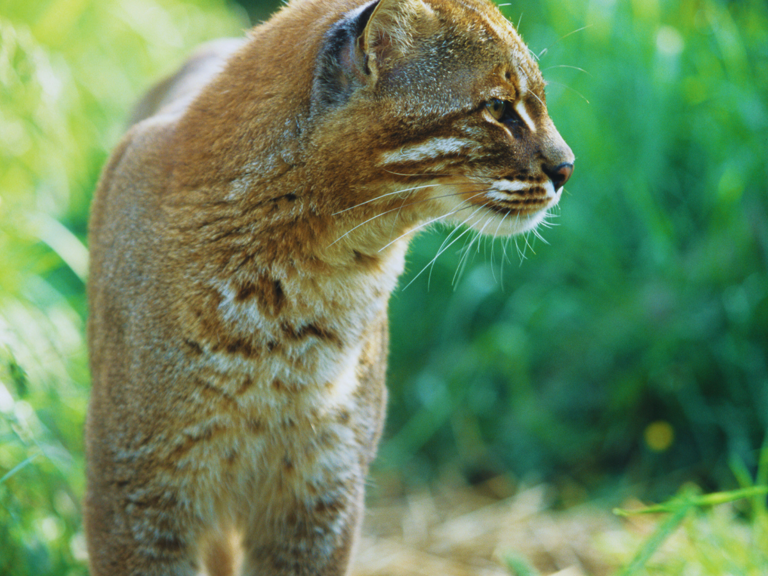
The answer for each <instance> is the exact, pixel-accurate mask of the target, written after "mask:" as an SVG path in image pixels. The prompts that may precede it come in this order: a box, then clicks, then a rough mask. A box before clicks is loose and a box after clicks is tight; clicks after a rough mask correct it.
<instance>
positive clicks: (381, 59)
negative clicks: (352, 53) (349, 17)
mask: <svg viewBox="0 0 768 576" xmlns="http://www.w3.org/2000/svg"><path fill="white" fill-rule="evenodd" d="M436 24H437V20H436V18H435V13H434V11H433V10H432V8H430V7H429V5H427V4H426V3H425V2H423V1H422V0H378V3H377V4H376V6H375V9H374V10H373V12H372V13H371V15H370V18H369V19H368V22H367V23H366V25H365V30H364V31H363V33H362V34H361V36H360V37H359V38H358V41H357V44H358V53H361V54H362V57H363V58H364V63H365V72H366V74H370V75H371V76H372V77H373V80H374V81H375V80H377V79H378V78H379V77H380V76H381V74H382V73H383V72H384V71H385V70H388V69H393V68H395V67H396V66H397V63H398V62H400V61H401V60H403V59H406V58H408V56H409V55H410V54H411V53H412V51H413V47H414V44H415V43H416V41H417V40H418V39H419V38H421V37H424V36H428V35H429V34H430V33H431V32H432V31H433V30H434V28H435V26H436Z"/></svg>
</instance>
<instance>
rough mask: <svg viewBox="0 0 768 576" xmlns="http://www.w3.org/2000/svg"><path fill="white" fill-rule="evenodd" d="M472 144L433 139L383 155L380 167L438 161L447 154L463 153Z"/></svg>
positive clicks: (448, 139) (461, 141)
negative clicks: (401, 163) (402, 163)
mask: <svg viewBox="0 0 768 576" xmlns="http://www.w3.org/2000/svg"><path fill="white" fill-rule="evenodd" d="M472 144H473V142H472V141H470V140H461V139H459V138H432V139H431V140H427V141H426V142H422V143H421V144H414V145H413V146H408V147H406V148H401V149H400V150H397V151H395V152H387V153H386V154H382V159H381V162H380V163H379V165H383V164H397V163H400V162H420V161H422V160H437V159H438V158H440V157H441V156H443V155H445V154H455V153H457V152H463V151H464V150H466V149H467V148H468V147H470V146H471V145H472Z"/></svg>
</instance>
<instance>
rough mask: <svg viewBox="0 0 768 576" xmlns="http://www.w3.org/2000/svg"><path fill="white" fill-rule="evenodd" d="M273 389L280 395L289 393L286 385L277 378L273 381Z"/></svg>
mask: <svg viewBox="0 0 768 576" xmlns="http://www.w3.org/2000/svg"><path fill="white" fill-rule="evenodd" d="M272 389H273V390H275V391H277V392H280V393H285V392H287V391H288V389H287V388H286V387H285V384H283V383H282V382H281V381H280V380H278V379H277V378H275V379H274V380H272Z"/></svg>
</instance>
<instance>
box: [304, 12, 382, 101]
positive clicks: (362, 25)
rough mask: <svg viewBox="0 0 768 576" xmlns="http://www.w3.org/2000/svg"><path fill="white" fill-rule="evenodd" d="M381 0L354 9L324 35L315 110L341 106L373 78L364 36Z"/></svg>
mask: <svg viewBox="0 0 768 576" xmlns="http://www.w3.org/2000/svg"><path fill="white" fill-rule="evenodd" d="M379 2H380V0H372V1H371V2H368V3H367V4H364V5H362V6H360V7H359V8H356V9H355V10H352V11H351V12H348V13H346V14H345V15H344V17H343V18H342V19H341V20H339V21H338V22H336V23H335V24H334V25H333V26H332V27H331V28H330V30H328V32H326V34H325V37H324V38H323V44H322V46H321V48H320V53H319V54H318V57H317V62H316V65H315V77H314V79H313V82H312V114H317V113H319V112H322V111H324V110H328V109H330V108H335V107H337V106H341V105H343V104H344V103H346V101H347V100H348V99H349V97H350V95H351V94H352V92H353V91H354V90H355V89H356V88H359V87H360V86H362V85H364V84H366V83H367V82H368V80H369V78H368V77H369V76H370V74H369V71H368V69H367V67H366V57H365V53H364V52H363V48H362V38H363V35H364V31H365V29H366V26H367V25H368V23H369V21H370V18H371V15H372V14H373V13H374V11H375V10H376V8H377V7H378V5H379Z"/></svg>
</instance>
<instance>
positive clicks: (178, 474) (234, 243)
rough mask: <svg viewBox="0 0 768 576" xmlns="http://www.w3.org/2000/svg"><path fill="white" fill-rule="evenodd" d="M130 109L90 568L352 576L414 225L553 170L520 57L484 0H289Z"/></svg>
mask: <svg viewBox="0 0 768 576" xmlns="http://www.w3.org/2000/svg"><path fill="white" fill-rule="evenodd" d="M140 116H142V117H145V118H144V119H143V120H141V121H139V122H138V123H137V124H135V125H134V126H133V128H132V129H131V130H130V132H129V133H128V135H127V136H126V137H125V138H124V140H123V141H122V142H121V143H120V145H119V146H118V148H117V150H116V151H115V152H114V154H113V155H112V158H111V160H110V162H109V164H108V166H107V167H106V169H105V171H104V174H103V176H102V179H101V182H100V185H99V188H98V190H97V193H96V198H95V201H94V206H93V216H92V220H91V251H92V264H91V278H90V285H89V291H90V292H89V297H90V307H91V318H90V324H89V341H90V351H91V367H92V372H93V395H92V398H91V404H90V409H89V414H88V423H87V431H86V433H87V457H88V489H87V495H86V500H85V523H86V533H87V537H88V548H89V554H90V563H91V573H92V574H93V575H94V576H122V575H129V574H130V575H164V576H165V575H168V576H170V575H173V576H181V575H192V574H198V573H200V572H201V571H203V570H207V571H208V573H210V574H230V573H236V572H237V573H241V574H244V575H257V574H258V575H267V576H272V575H310V574H311V575H321V576H330V575H341V574H346V573H347V570H348V566H349V562H350V555H351V553H352V548H353V546H354V541H355V536H356V532H357V531H358V527H359V525H360V519H361V516H362V513H363V487H364V483H365V478H366V474H367V470H368V466H369V464H370V462H371V460H372V459H373V457H374V454H375V451H376V445H377V443H378V440H379V436H380V434H381V429H382V422H383V419H384V410H385V404H386V389H385V385H384V376H385V364H386V354H387V301H388V298H389V295H390V293H391V292H392V290H393V289H394V288H395V285H396V283H397V278H398V275H399V274H400V273H401V272H402V270H403V266H404V258H405V252H406V246H407V243H408V239H409V237H410V236H411V235H412V232H413V231H414V230H415V229H416V228H417V227H419V226H421V225H424V224H425V223H428V222H429V221H432V220H450V221H454V222H458V223H463V224H465V225H467V226H471V227H473V228H476V229H478V230H485V231H488V232H490V233H493V234H498V235H509V234H515V233H519V232H522V231H525V230H529V229H531V228H533V227H535V226H536V225H537V224H538V223H539V222H540V221H541V220H542V219H543V218H544V216H545V215H546V212H547V210H548V209H549V208H551V207H552V206H554V205H555V204H556V203H557V202H558V200H559V198H560V194H561V190H562V186H563V184H564V183H565V181H566V180H567V179H568V178H569V176H570V175H571V172H572V169H573V159H574V157H573V154H572V153H571V150H570V149H569V148H568V146H567V145H566V144H565V142H564V141H563V140H562V138H561V137H560V135H559V134H558V132H557V130H556V129H555V127H554V125H553V124H552V121H551V120H550V118H549V116H548V115H547V110H546V106H545V94H544V82H543V80H542V78H541V75H540V72H539V70H538V68H537V66H536V64H535V63H534V62H533V60H532V59H531V58H530V56H529V54H528V51H527V48H526V47H525V45H524V44H523V42H522V40H521V39H520V38H519V36H518V35H517V33H516V32H515V30H514V29H513V27H512V26H511V25H510V23H509V22H508V21H507V20H506V19H505V18H504V17H503V16H502V15H501V14H500V13H499V12H498V10H497V9H496V8H495V7H494V6H493V5H492V4H491V3H489V2H488V1H487V0H373V1H372V2H367V3H363V2H362V1H361V0H296V1H293V2H292V3H290V4H289V5H288V6H286V7H284V8H283V9H282V10H281V11H280V12H279V13H278V14H277V15H276V16H274V17H273V18H272V19H271V20H270V21H269V22H267V23H266V24H263V25H261V26H259V27H257V28H256V29H254V30H253V31H252V32H251V34H250V35H249V38H248V39H247V40H244V41H231V42H225V43H218V44H212V45H209V46H208V47H207V48H205V49H204V50H203V51H202V52H199V53H198V54H197V56H195V58H193V59H192V60H191V61H190V62H189V63H188V64H187V65H186V66H185V67H184V68H183V69H182V70H181V71H180V72H179V74H177V75H176V76H175V77H174V78H172V79H170V80H169V81H167V82H165V83H164V84H162V85H161V86H160V87H158V88H157V89H156V90H154V91H153V92H152V93H151V94H150V96H149V97H148V98H147V99H146V100H145V101H144V103H143V104H142V107H141V112H140ZM237 550H239V556H236V555H233V552H235V551H237ZM238 557H239V559H238Z"/></svg>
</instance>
